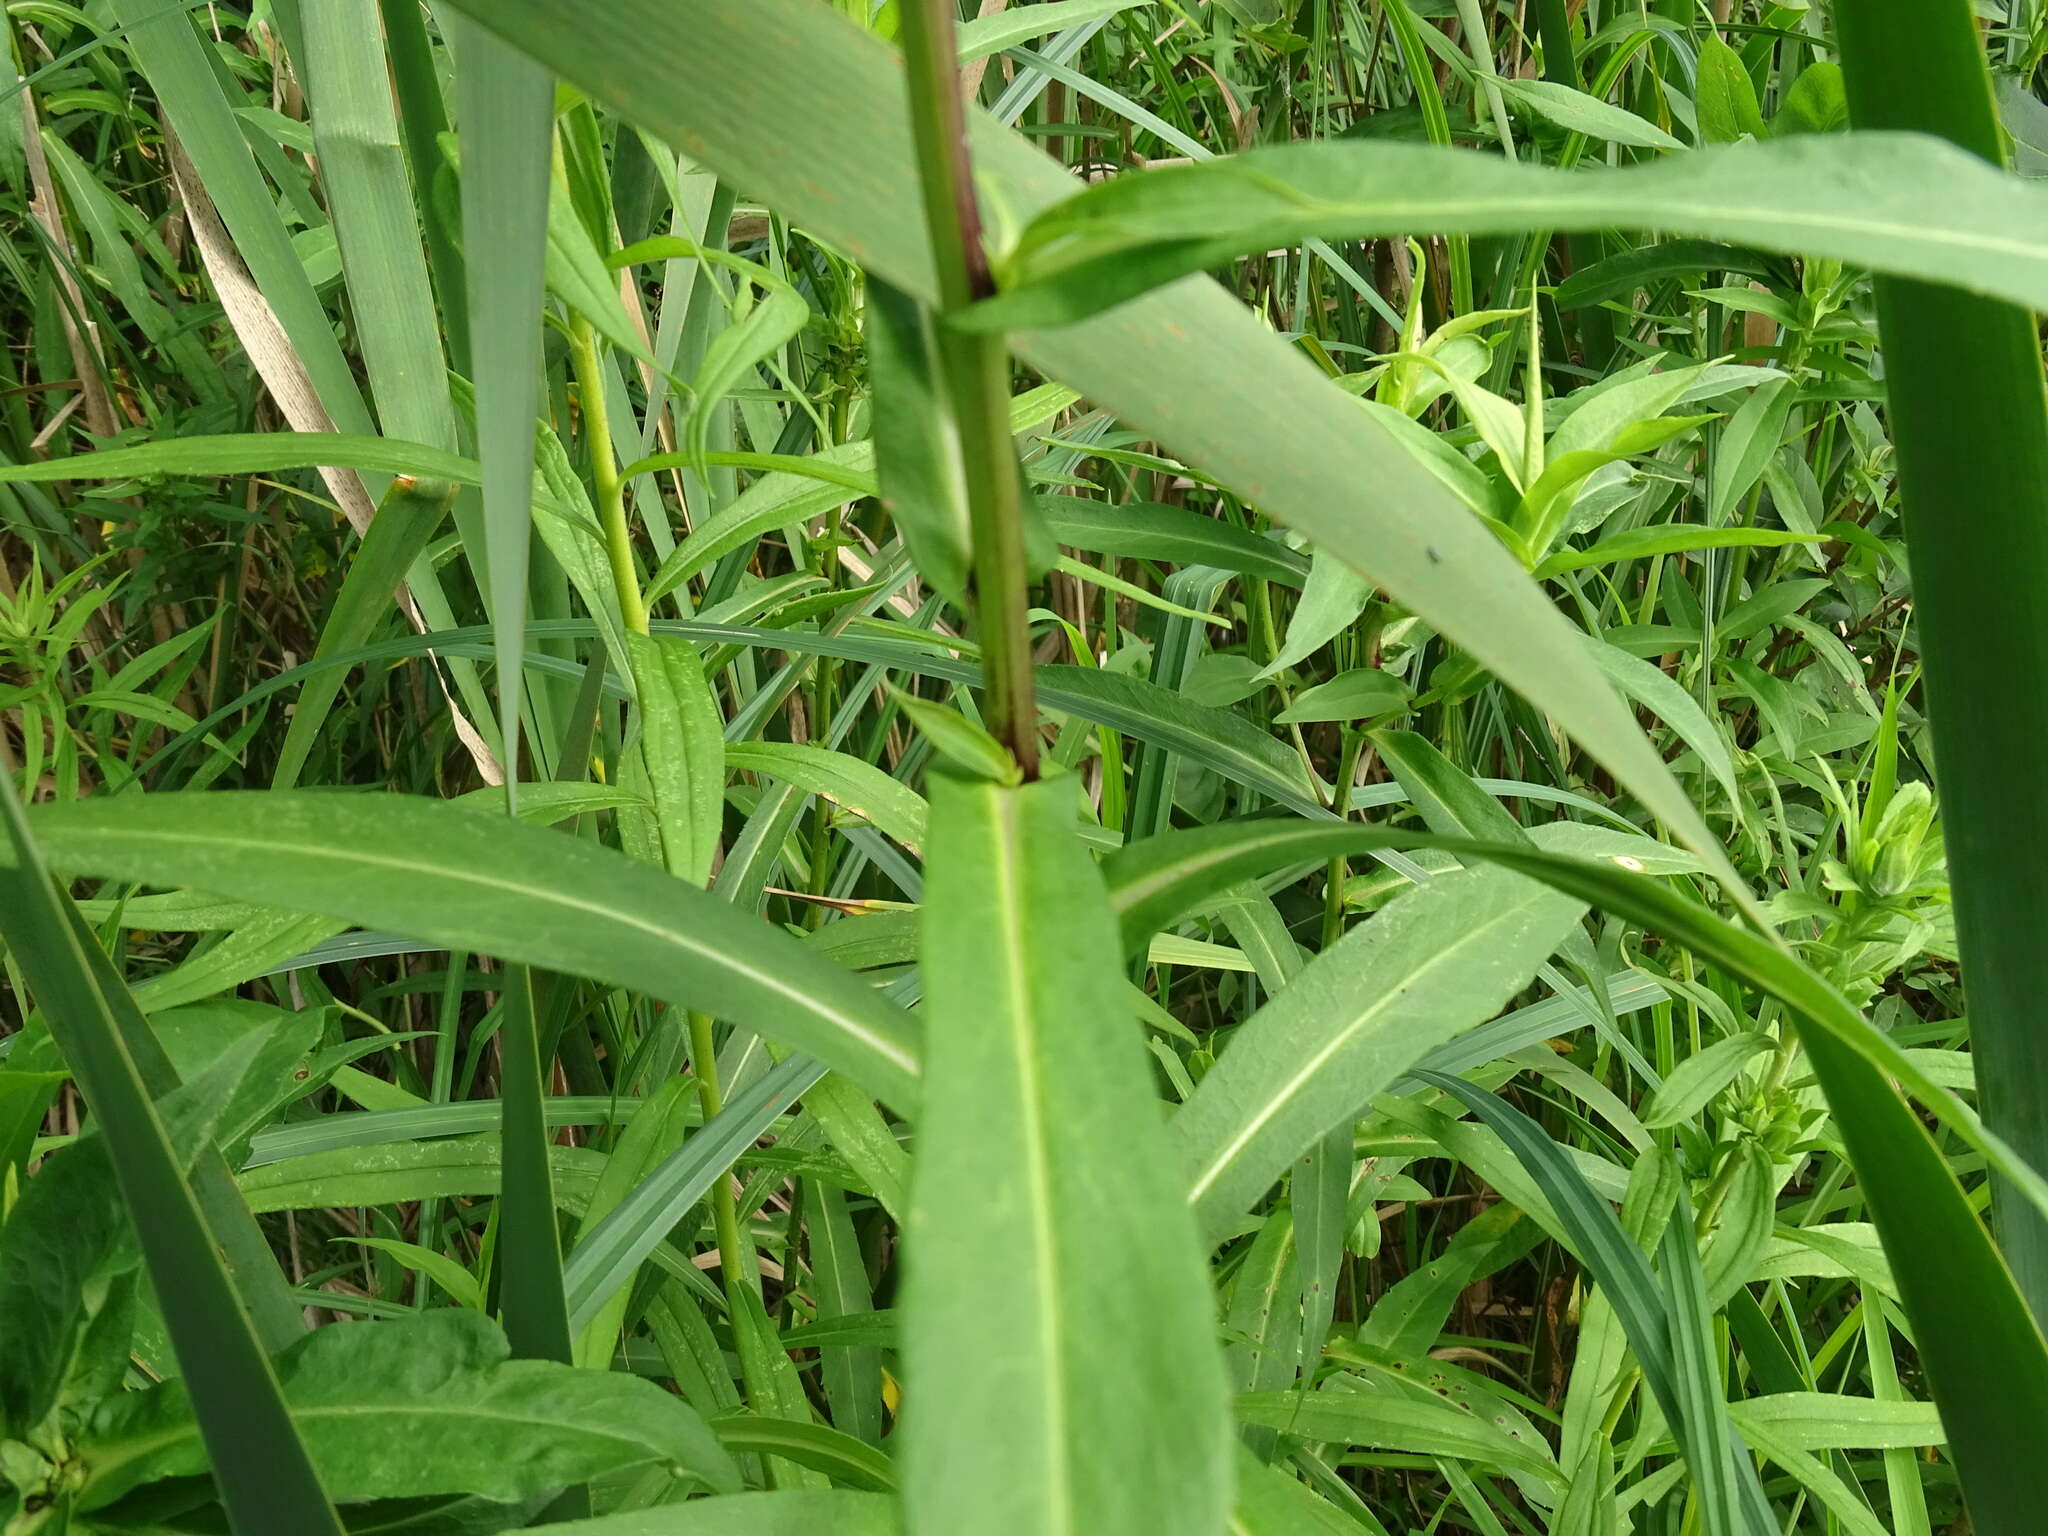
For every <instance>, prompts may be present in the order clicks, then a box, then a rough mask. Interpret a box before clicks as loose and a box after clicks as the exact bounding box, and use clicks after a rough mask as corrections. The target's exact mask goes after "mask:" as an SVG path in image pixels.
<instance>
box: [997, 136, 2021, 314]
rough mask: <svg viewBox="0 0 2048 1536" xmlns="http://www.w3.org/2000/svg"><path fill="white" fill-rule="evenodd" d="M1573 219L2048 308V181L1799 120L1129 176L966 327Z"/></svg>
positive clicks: (1074, 210) (1289, 153)
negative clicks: (1268, 256)
mask: <svg viewBox="0 0 2048 1536" xmlns="http://www.w3.org/2000/svg"><path fill="white" fill-rule="evenodd" d="M1559 227H1565V228H1571V229H1599V228H1623V229H1654V230H1660V231H1663V232H1665V233H1669V234H1676V235H1696V236H1700V237H1702V238H1705V239H1711V240H1732V241H1739V242H1741V243H1743V244H1746V245H1753V246H1761V247H1763V248H1765V249H1767V250H1778V251H1789V252H1794V253H1805V254H1812V255H1818V256H1833V257H1835V258H1837V259H1838V260H1842V261H1850V262H1855V263H1857V264H1859V265H1861V266H1866V267H1872V268H1875V269H1876V270H1878V271H1880V272H1889V273H1896V274H1900V275H1903V276H1910V277H1918V278H1922V279H1925V280H1927V281H1930V282H1939V283H1949V284H1954V285H1956V286H1958V287H1963V288H1968V289H1972V290H1974V291H1976V292H1979V293H1988V294H1995V295H1997V296H1999V297H2001V298H2007V299H2013V300H2016V301H2018V302H2021V303H2028V304H2042V305H2048V193H2044V192H2042V191H2041V190H2040V189H2038V188H2035V187H2031V186H2029V185H2028V184H2027V183H2025V182H2023V181H2019V180H2017V179H2015V178H2013V177H2010V176H2006V175H2004V174H2002V173H2001V172H1999V171H1998V170H1996V169H1995V168H1993V167H1991V166H1988V165H1986V164H1984V163H1983V162H1982V161H1981V160H1976V159H1973V158H1972V157H1971V156H1969V155H1966V154H1964V153H1963V152H1962V151H1960V150H1957V149H1954V148H1952V147H1950V146H1948V145H1945V144H1941V143H1939V142H1937V141H1935V140H1933V139H1928V138H1921V137H1917V136H1912V135H1906V134H1857V135H1854V136H1841V135H1818V134H1810V135H1806V134H1803V135H1800V136H1798V137H1796V138H1791V139H1781V140H1778V141H1775V142H1773V143H1768V144H1739V145H1730V146H1728V147H1727V148H1724V149H1714V150H1707V151H1701V152H1699V153H1695V154H1687V155H1674V156H1671V157H1668V158H1666V159H1663V160H1659V161H1656V162H1654V163H1652V164H1646V165H1634V166H1625V167H1623V168H1621V169H1619V170H1598V171H1559V170H1552V169H1548V168H1544V167H1540V166H1518V165H1513V164H1509V163H1507V162H1505V161H1503V160H1501V159H1499V158H1497V157H1495V156H1492V155H1482V154H1479V153H1477V152H1473V151H1461V150H1450V149H1433V148H1428V149H1426V148H1422V147H1420V146H1416V145H1402V144H1373V143H1324V144H1292V145H1288V146H1286V147H1284V148H1274V149H1261V150H1250V151H1247V152H1246V153H1244V154H1241V155H1234V156H1231V157H1230V158H1228V159H1221V160H1211V161H1207V162H1204V163H1201V164H1197V165H1181V166H1170V167H1167V168H1165V169H1162V170H1158V171H1151V172H1147V173H1145V174H1143V175H1137V176H1118V177H1115V178H1113V179H1111V180H1108V181H1103V182H1099V183H1097V184H1096V185H1095V186H1094V187H1092V188H1090V189H1089V190H1088V191H1086V192H1082V193H1079V194H1077V195H1076V196H1074V197H1072V198H1069V199H1068V200H1067V201H1066V202H1065V203H1062V204H1061V205H1059V206H1058V207H1056V208H1054V209H1052V210H1051V211H1050V212H1048V213H1045V214H1043V215H1041V216H1040V217H1039V218H1038V219H1036V220H1035V221H1034V222H1033V223H1032V224H1031V225H1030V226H1028V227H1027V228H1026V229H1025V231H1024V235H1023V237H1022V240H1021V242H1020V244H1019V247H1018V249H1017V251H1016V253H1015V254H1014V256H1013V258H1012V262H1011V270H1012V274H1013V275H1012V285H1013V286H1012V287H1011V288H1010V290H1009V291H1008V292H1006V293H1003V294H1000V295H998V296H997V297H996V298H994V299H991V300H988V301H986V302H985V303H984V304H983V305H981V306H979V307H978V308H977V310H976V311H975V312H974V314H973V316H972V318H971V319H968V320H964V321H963V322H962V323H968V324H975V325H982V326H989V327H1028V326H1039V325H1061V324H1066V323H1068V322H1071V321H1074V320H1080V319H1084V318H1086V317H1087V316H1088V315H1091V314H1094V313H1096V312H1098V311H1100V310H1102V309H1104V308H1106V307H1108V306H1109V305H1112V304H1116V303H1119V302H1121V301H1122V300H1125V299H1130V298H1134V297H1136V296H1137V295H1138V294H1140V293H1143V292H1145V291H1146V290H1148V289H1151V288H1155V287H1157V286H1159V285H1160V284H1161V283H1165V282H1169V281H1171V280H1172V279H1174V278H1176V277H1183V276H1185V275H1186V274H1188V273H1190V272H1201V271H1204V270H1206V269H1208V268H1210V267H1214V266H1218V265H1220V264H1221V263H1223V262H1225V261H1228V260H1230V259H1231V258H1232V257H1234V256H1240V255H1243V254H1245V253H1246V252H1249V251H1257V250H1265V249H1267V248H1268V247H1270V246H1274V245H1291V244H1298V243H1299V242H1301V241H1303V240H1306V239H1308V238H1310V237H1312V236H1315V237H1321V238H1323V239H1327V240H1335V239H1344V240H1362V239H1371V238H1377V237H1382V236H1386V235H1392V234H1402V233H1413V232H1416V231H1427V232H1429V233H1431V234H1465V235H1509V234H1520V233H1523V232H1524V231H1527V230H1532V229H1556V228H1559Z"/></svg>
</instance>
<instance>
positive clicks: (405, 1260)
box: [336, 1237, 484, 1312]
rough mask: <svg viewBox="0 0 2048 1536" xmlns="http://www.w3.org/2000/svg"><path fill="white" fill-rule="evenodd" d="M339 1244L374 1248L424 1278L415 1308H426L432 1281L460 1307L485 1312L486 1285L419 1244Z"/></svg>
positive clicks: (377, 1240) (389, 1240) (374, 1240)
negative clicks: (427, 1286) (425, 1304)
mask: <svg viewBox="0 0 2048 1536" xmlns="http://www.w3.org/2000/svg"><path fill="white" fill-rule="evenodd" d="M336 1241H337V1242H344V1243H354V1244H355V1245H356V1246H357V1247H360V1248H373V1249H375V1250H376V1251H377V1252H379V1253H388V1254H390V1255H391V1257H393V1258H394V1259H396V1260H398V1262H399V1263H401V1264H403V1265H404V1266H405V1267H406V1268H407V1269H409V1270H412V1271H413V1272H414V1273H415V1274H417V1275H419V1276H420V1277H421V1279H420V1281H419V1282H417V1283H418V1284H419V1285H420V1286H421V1289H420V1290H419V1291H418V1292H417V1293H416V1294H415V1300H414V1305H416V1306H421V1305H424V1303H425V1300H426V1292H425V1289H424V1286H425V1282H426V1281H428V1280H431V1281H433V1282H434V1284H436V1285H438V1286H439V1287H441V1289H442V1290H444V1291H446V1292H447V1293H448V1294H449V1295H450V1296H452V1297H453V1298H454V1299H455V1301H456V1303H457V1304H458V1305H460V1306H465V1307H469V1308H471V1309H472V1310H474V1311H477V1312H481V1311H483V1310H484V1288H483V1282H482V1281H480V1280H479V1279H477V1277H476V1276H475V1275H473V1274H471V1273H470V1272H469V1271H468V1270H466V1269H464V1268H463V1267H462V1266H461V1265H460V1264H458V1263H456V1262H455V1260H453V1259H451V1258H449V1257H448V1255H447V1254H445V1253H436V1252H435V1251H434V1250H433V1249H431V1248H422V1247H421V1246H420V1245H419V1244H418V1243H408V1242H404V1241H402V1240H400V1239H398V1238H395V1237H344V1238H337V1239H336Z"/></svg>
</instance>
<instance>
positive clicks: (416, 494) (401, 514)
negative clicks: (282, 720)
mask: <svg viewBox="0 0 2048 1536" xmlns="http://www.w3.org/2000/svg"><path fill="white" fill-rule="evenodd" d="M453 489H454V488H453V487H452V486H444V485H436V484H430V485H428V486H422V485H420V484H419V483H418V482H417V481H415V480H413V479H412V478H411V477H410V476H403V475H402V476H399V477H398V478H397V479H395V480H393V482H392V486H391V489H390V490H389V491H388V492H386V493H385V496H384V500H383V501H382V502H380V503H379V504H378V507H377V515H376V517H375V518H374V519H372V520H371V523H370V530H369V532H367V533H366V534H364V535H363V541H362V544H361V546H360V547H359V548H358V549H357V550H356V557H355V559H354V560H352V561H350V562H349V568H348V575H347V576H346V577H344V578H343V579H342V583H341V590H340V591H339V592H337V593H336V594H335V597H334V607H333V608H332V610H330V611H329V613H328V615H327V623H326V624H325V625H324V626H322V628H321V630H320V640H319V643H318V644H317V645H315V646H314V648H313V659H314V660H316V661H318V660H321V659H324V658H326V657H330V656H336V655H341V654H343V653H345V652H348V651H353V650H357V649H359V648H360V647H361V646H362V644H363V642H364V641H366V640H368V639H369V638H370V634H371V631H372V630H374V629H375V628H376V627H377V621H378V620H379V619H381V618H383V617H384V615H385V613H386V612H388V611H389V610H390V607H391V594H392V593H393V592H394V591H396V590H397V587H398V584H399V582H401V581H402V580H404V579H405V573H406V570H407V569H408V568H409V567H410V566H411V565H412V563H413V561H415V560H416V559H418V558H419V557H420V555H421V554H423V553H424V552H425V550H426V547H427V541H428V540H429V539H431V538H433V536H434V533H435V531H436V530H437V529H439V528H440V526H441V520H442V519H443V518H444V517H445V516H446V515H447V512H448V503H449V501H450V499H451V498H452V496H453ZM344 676H346V674H345V673H344V672H343V671H342V669H340V668H338V667H336V668H331V669H329V670H326V671H322V672H316V673H314V674H313V675H312V676H310V677H308V678H307V679H306V684H305V686H304V687H303V688H301V689H300V690H299V699H298V707H297V708H296V709H294V710H293V711H292V721H291V724H290V725H289V726H288V727H286V729H285V734H284V745H283V746H282V747H280V748H279V749H278V755H277V771H276V773H274V774H273V775H272V776H271V781H270V782H271V787H272V788H273V789H290V788H291V787H292V786H293V785H295V784H297V783H298V781H299V772H300V770H301V769H303V768H304V767H305V766H306V757H307V755H308V754H309V753H310V752H311V751H312V750H313V744H314V742H315V741H317V740H318V739H319V736H320V728H321V726H322V725H324V724H325V723H326V721H327V712H328V711H329V710H330V709H332V708H333V707H334V700H335V698H336V697H337V696H338V695H339V694H340V692H341V684H342V679H343V678H344Z"/></svg>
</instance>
